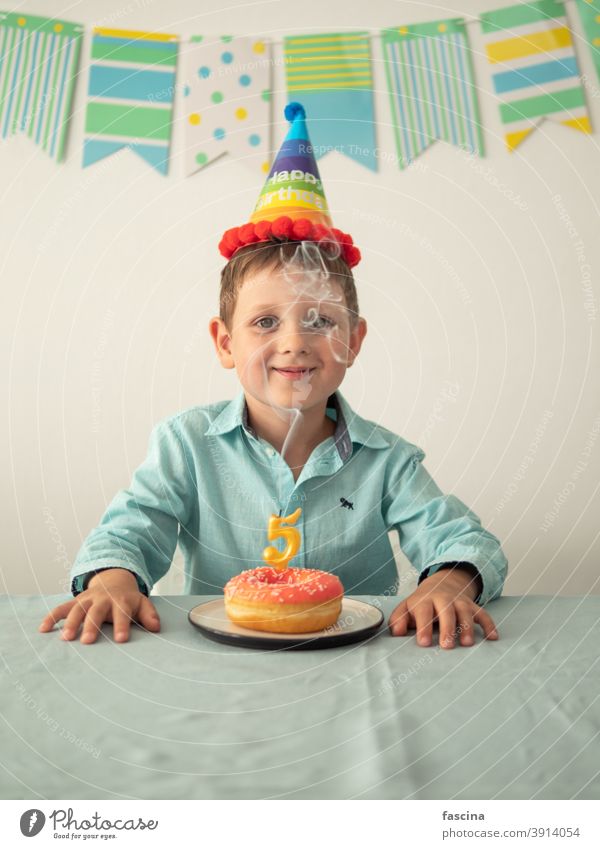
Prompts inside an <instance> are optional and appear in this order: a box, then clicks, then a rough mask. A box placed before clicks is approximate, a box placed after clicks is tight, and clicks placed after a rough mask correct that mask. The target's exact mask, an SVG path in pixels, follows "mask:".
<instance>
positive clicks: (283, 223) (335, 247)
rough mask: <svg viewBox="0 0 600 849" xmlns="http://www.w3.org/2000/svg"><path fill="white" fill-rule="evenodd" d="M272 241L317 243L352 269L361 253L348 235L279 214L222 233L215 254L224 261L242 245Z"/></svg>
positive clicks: (303, 219)
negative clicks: (218, 254)
mask: <svg viewBox="0 0 600 849" xmlns="http://www.w3.org/2000/svg"><path fill="white" fill-rule="evenodd" d="M275 240H277V241H292V242H300V241H304V240H309V241H312V242H318V243H319V244H320V245H321V247H323V248H324V250H326V251H327V252H328V253H330V254H331V255H332V256H336V255H341V256H342V257H343V259H344V260H345V262H346V263H347V265H348V266H349V267H350V268H354V266H355V265H357V264H358V263H359V262H360V260H361V253H360V251H359V249H358V248H357V247H356V245H355V244H354V243H353V241H352V236H350V234H349V233H343V232H342V231H341V230H338V229H337V227H331V228H328V227H325V226H324V225H323V224H313V223H312V222H311V221H309V220H308V219H307V218H297V219H296V220H295V221H292V219H291V218H290V217H289V216H287V215H281V216H279V218H276V219H275V220H274V221H257V222H256V223H255V224H253V223H251V222H250V223H248V224H242V226H241V227H232V228H231V229H229V230H226V231H225V233H224V234H223V237H222V239H221V241H220V242H219V251H220V253H221V254H222V256H224V257H225V258H226V259H231V257H232V256H233V255H234V253H235V252H236V251H237V250H238V249H239V248H241V247H243V246H244V245H251V244H254V243H256V242H269V241H275Z"/></svg>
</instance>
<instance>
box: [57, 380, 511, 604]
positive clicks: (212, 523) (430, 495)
mask: <svg viewBox="0 0 600 849" xmlns="http://www.w3.org/2000/svg"><path fill="white" fill-rule="evenodd" d="M327 415H329V416H330V417H331V418H332V419H334V420H335V421H336V428H335V432H334V434H333V436H330V437H328V438H327V439H325V440H324V441H323V442H321V443H320V444H319V445H317V447H316V448H315V449H314V450H313V452H312V454H311V455H310V457H309V459H308V461H307V463H306V465H305V466H304V468H303V469H302V473H301V474H300V476H299V477H298V480H297V481H294V477H293V475H292V471H291V469H290V467H289V466H288V465H287V463H286V462H285V460H284V459H283V458H282V457H281V455H280V454H279V453H278V452H277V451H276V450H275V449H274V448H273V446H271V445H270V444H269V443H268V442H267V441H266V440H264V439H262V438H259V437H257V436H256V434H255V433H254V431H253V430H252V429H251V427H250V425H249V423H248V416H247V406H246V401H245V397H244V392H243V390H240V392H239V394H238V395H237V396H236V398H234V399H233V400H232V401H220V402H218V403H214V404H206V405H201V406H196V407H191V408H190V409H187V410H184V411H183V412H181V413H179V414H177V415H175V416H172V417H170V418H167V419H164V420H163V421H161V422H159V423H158V424H157V425H156V426H155V427H154V429H153V430H152V433H151V436H150V441H149V447H148V454H147V457H146V459H145V460H144V462H143V463H142V464H141V466H139V467H138V468H137V469H136V471H135V472H134V474H133V478H132V481H131V484H130V486H129V488H127V489H124V490H121V491H120V492H118V493H117V494H116V495H115V497H114V498H113V500H112V501H111V503H110V504H109V505H108V508H107V510H106V512H105V513H104V515H103V517H102V519H101V521H100V524H99V525H98V526H97V527H96V528H94V529H93V530H92V531H91V532H90V534H89V535H88V537H87V539H86V540H85V541H84V544H83V546H82V547H81V549H80V551H79V553H78V555H77V558H76V560H75V563H74V565H73V567H72V569H71V578H72V591H73V594H75V595H76V594H77V593H78V592H80V591H81V589H82V586H83V578H84V576H85V573H87V572H88V571H91V570H93V569H101V568H106V567H117V566H118V567H122V568H126V569H129V570H131V571H132V572H134V573H135V574H136V575H137V578H138V584H139V586H140V588H141V589H143V590H146V591H147V590H149V589H151V588H152V586H153V584H154V583H155V582H156V581H158V580H159V578H161V577H162V576H163V575H164V574H165V573H166V572H167V571H168V569H169V567H170V565H171V562H172V559H173V554H174V552H175V548H176V546H177V544H179V546H180V548H181V550H182V552H183V555H184V558H185V581H184V592H186V593H191V594H194V595H203V594H209V595H214V594H220V593H221V592H222V589H223V586H224V585H225V583H226V582H227V581H228V580H229V578H231V577H233V576H234V575H237V574H238V573H239V572H241V571H242V570H244V569H251V568H254V567H256V566H260V565H264V562H263V560H262V552H263V549H264V548H265V546H267V545H268V544H269V541H268V539H267V524H268V519H269V516H270V515H271V514H272V513H274V514H276V515H277V514H279V511H280V510H281V515H282V516H287V515H289V514H290V513H292V512H294V510H296V508H297V507H301V508H302V513H301V516H300V519H299V521H298V522H297V524H296V527H297V528H298V529H299V531H300V533H301V539H302V544H301V547H300V550H299V553H298V554H297V555H296V557H295V558H294V560H293V561H292V562H291V564H290V565H291V566H297V567H307V568H313V569H322V570H324V571H327V572H334V573H335V574H337V575H338V577H339V578H340V579H341V581H342V584H343V585H344V590H345V592H346V594H347V595H359V594H365V595H371V594H372V595H396V594H397V592H398V571H397V567H396V563H395V559H394V554H393V551H392V547H391V545H390V540H389V537H388V531H390V530H396V531H397V532H398V534H399V541H400V545H401V547H402V550H403V551H404V553H405V554H406V556H407V557H408V559H409V560H410V561H411V563H412V564H413V566H414V567H415V568H416V569H417V570H418V572H419V580H423V578H424V577H426V576H427V575H428V574H432V573H433V572H435V571H436V569H437V568H439V567H440V566H441V565H442V564H444V563H448V562H456V561H463V562H468V563H471V564H473V565H474V566H475V567H476V568H477V570H478V571H479V574H480V576H481V578H482V581H483V592H482V593H481V595H480V596H479V598H478V602H479V603H480V604H485V603H486V602H488V601H489V600H491V599H493V598H497V597H498V596H499V595H500V594H501V592H502V586H503V584H504V580H505V577H506V571H507V561H506V557H505V556H504V554H503V552H502V549H501V547H500V543H499V541H498V539H497V538H496V537H495V536H493V534H491V533H490V532H489V531H486V530H485V529H484V528H482V526H481V524H480V520H479V518H478V516H476V515H475V514H474V513H473V512H472V511H471V510H469V508H468V507H467V506H466V505H465V504H464V503H463V502H462V501H460V500H459V499H458V498H457V497H456V496H454V495H444V494H443V493H442V491H441V490H440V489H439V487H438V486H437V484H436V483H435V482H434V480H433V479H432V478H431V476H430V475H429V472H428V471H427V470H426V469H425V467H424V466H423V463H422V461H423V458H424V457H425V453H424V452H423V451H422V450H421V449H420V448H418V447H417V446H416V445H413V444H412V443H410V442H408V441H406V440H405V439H403V438H402V437H400V436H398V435H397V434H395V433H393V432H392V431H390V430H387V429H386V428H385V427H382V426H381V425H378V424H376V423H374V422H371V421H368V420H367V419H363V418H361V417H360V416H359V415H357V414H356V412H354V410H352V408H351V407H350V405H349V404H348V402H347V401H346V400H345V398H344V397H343V396H342V394H341V392H340V391H339V390H338V391H337V392H335V393H334V394H333V395H331V396H330V398H329V400H328V408H327ZM275 545H278V546H280V545H281V541H278V542H276V543H275Z"/></svg>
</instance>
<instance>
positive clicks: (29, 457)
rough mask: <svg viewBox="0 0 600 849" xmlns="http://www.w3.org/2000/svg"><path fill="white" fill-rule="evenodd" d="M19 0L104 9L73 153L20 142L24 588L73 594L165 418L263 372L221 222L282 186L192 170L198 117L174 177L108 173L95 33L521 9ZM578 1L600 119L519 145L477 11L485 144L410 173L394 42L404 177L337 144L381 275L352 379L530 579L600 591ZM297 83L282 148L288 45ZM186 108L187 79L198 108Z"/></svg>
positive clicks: (437, 157) (381, 133)
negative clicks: (213, 334) (85, 555)
mask: <svg viewBox="0 0 600 849" xmlns="http://www.w3.org/2000/svg"><path fill="white" fill-rule="evenodd" d="M17 5H18V9H19V10H20V11H24V12H31V13H33V14H47V15H55V16H57V17H60V16H63V17H66V18H68V19H70V20H74V21H80V22H82V23H84V24H85V25H86V34H85V38H84V44H83V52H82V56H83V61H82V66H81V76H80V80H79V85H78V86H77V89H76V100H75V114H74V119H73V124H72V127H71V132H70V141H69V146H68V151H67V160H66V162H65V163H64V164H62V165H55V164H53V163H52V162H51V161H50V160H49V159H48V158H47V157H46V155H45V154H44V153H43V152H42V151H41V150H38V149H37V148H35V147H34V146H33V145H32V144H30V143H28V141H26V140H24V139H22V138H21V137H19V136H17V137H14V138H12V139H10V140H8V141H6V142H4V143H2V146H1V148H0V195H1V207H0V208H1V211H2V226H1V228H0V240H1V246H0V268H1V274H2V297H3V307H2V311H1V315H2V324H3V327H2V334H1V337H0V338H1V344H2V353H3V362H4V364H5V365H4V367H3V368H2V375H1V378H0V379H1V381H2V392H3V395H4V397H5V398H6V404H7V415H6V416H5V417H3V420H2V431H3V432H2V434H1V437H2V445H3V447H4V450H3V451H2V468H1V472H2V480H3V481H4V484H5V485H4V486H3V487H2V515H3V518H4V520H5V521H4V531H3V536H2V541H3V558H2V567H1V568H2V573H1V574H2V582H0V591H5V592H11V593H52V592H60V591H62V590H66V589H67V583H66V576H67V574H68V570H69V566H70V564H71V562H72V559H73V558H74V557H75V554H76V552H77V550H78V548H79V546H80V544H81V542H82V540H83V538H84V537H85V536H86V534H87V533H88V531H89V529H90V528H91V527H92V526H93V525H95V524H96V523H97V522H98V520H99V518H100V516H101V514H102V512H103V510H104V508H105V506H106V504H107V503H108V501H109V500H110V499H111V498H112V496H113V494H114V493H115V491H116V490H117V489H118V488H120V487H123V486H126V485H127V484H128V482H129V480H130V478H131V474H132V472H133V470H134V469H135V467H136V466H137V465H138V464H139V463H140V462H141V460H142V459H143V457H144V455H145V451H146V446H147V440H148V435H149V433H150V430H151V427H152V424H153V423H154V422H156V421H157V420H158V419H160V418H162V417H164V416H166V415H169V414H171V413H175V412H176V411H178V410H179V409H182V408H184V407H187V406H190V405H193V404H202V403H206V402H208V401H213V400H218V399H221V398H230V397H232V396H233V394H234V393H235V392H236V391H237V384H236V383H235V375H234V373H232V372H225V371H223V370H222V369H221V368H220V366H219V365H218V363H217V361H216V358H215V356H214V353H213V349H212V343H210V340H209V337H208V334H207V330H206V326H207V322H208V320H209V318H210V317H211V316H212V315H213V314H215V313H216V311H217V293H218V276H219V271H220V269H221V267H222V265H223V263H224V260H223V258H222V257H221V256H220V254H219V253H218V250H217V243H218V240H219V238H220V236H221V234H222V232H223V231H224V230H225V229H226V228H227V227H230V226H233V225H235V224H239V223H242V222H243V221H244V220H246V219H247V217H248V215H249V214H250V211H251V209H252V208H253V206H254V203H255V201H256V198H257V196H258V192H259V190H260V188H261V185H262V182H263V177H261V176H256V177H254V176H253V175H252V174H251V173H249V172H248V171H247V169H246V168H244V166H243V165H241V164H240V163H238V162H236V161H234V160H232V159H230V158H228V157H225V158H223V159H222V160H220V161H219V162H218V163H215V164H214V165H212V166H211V167H209V168H208V169H207V170H205V171H204V172H203V173H199V174H197V175H196V176H194V177H192V178H188V179H186V178H184V176H183V162H182V158H183V135H182V131H181V127H180V126H179V124H177V125H176V128H175V133H174V138H173V144H172V160H171V168H170V174H169V176H168V177H163V176H160V175H159V174H157V173H154V172H153V171H152V169H151V168H150V167H149V166H147V165H145V164H144V163H143V162H142V161H141V160H140V159H138V158H137V157H135V156H134V155H132V154H129V153H128V154H126V155H117V156H116V157H114V158H113V159H107V160H105V161H104V162H103V163H100V164H99V165H96V166H94V167H91V168H89V169H86V170H83V169H82V168H81V164H80V162H81V146H82V137H83V124H84V107H85V91H86V87H87V68H88V63H87V57H88V54H89V42H90V36H89V28H90V26H91V25H93V24H96V23H110V22H111V21H112V22H114V25H115V26H120V27H123V28H131V29H157V30H162V31H172V32H177V33H180V34H181V36H182V37H186V36H189V35H191V34H196V33H203V34H207V35H208V34H212V35H221V34H226V33H234V34H239V35H241V34H253V35H262V36H271V37H273V38H279V37H281V35H282V34H290V33H292V32H304V31H307V30H312V31H315V32H320V31H339V30H340V29H343V28H347V29H353V28H354V29H355V28H367V29H370V30H373V31H376V30H378V29H379V28H380V27H384V26H394V25H399V24H402V23H410V22H420V21H422V20H435V19H437V18H440V17H444V16H448V15H460V14H468V15H471V14H476V13H477V12H481V11H483V10H484V9H493V8H497V7H498V6H501V5H503V2H502V0H492V2H486V0H478V2H465V0H457V2H456V3H455V4H453V5H452V7H447V8H446V9H444V7H443V6H441V5H440V4H428V3H398V2H395V3H394V2H377V3H376V4H370V7H369V9H368V13H366V12H365V11H361V9H359V8H358V7H356V8H355V7H352V6H350V5H349V4H348V3H347V0H330V2H329V3H327V4H324V3H322V2H315V0H306V2H304V3H302V4H301V6H299V5H298V4H297V3H295V2H288V0H286V2H257V3H247V4H240V3H237V2H235V0H219V2H218V3H217V2H216V0H215V2H212V3H210V4H209V3H206V2H205V3H198V2H192V0H178V2H177V0H169V2H168V3H167V2H162V3H161V2H154V3H152V2H150V0H148V2H146V0H139V2H138V0H131V2H122V0H103V2H99V0H96V2H92V1H91V0H90V2H80V3H71V4H70V5H67V4H64V5H63V4H61V3H59V2H49V0H35V2H22V3H18V4H17ZM504 5H509V0H505V2H504ZM568 14H569V18H570V21H571V25H572V28H573V30H574V31H575V34H576V36H577V52H578V57H579V61H580V67H581V70H582V73H585V74H587V76H588V83H587V91H588V103H589V107H590V110H591V115H592V121H593V124H594V125H595V126H596V127H597V128H598V129H597V132H596V134H594V135H592V136H585V135H583V134H581V133H578V132H575V131H573V130H568V129H566V128H564V127H561V126H560V125H558V124H554V123H552V122H549V121H544V122H543V124H542V126H541V128H540V129H538V130H537V131H536V132H535V133H534V134H533V136H531V137H530V138H529V139H527V140H526V141H525V143H524V144H523V146H522V147H521V148H520V150H519V151H518V152H517V153H515V154H512V155H509V154H508V153H506V152H505V150H504V144H503V140H502V135H501V125H500V122H499V117H498V114H497V106H496V103H495V102H494V100H493V97H492V93H491V84H490V78H489V73H488V69H487V67H486V62H485V57H484V56H483V55H482V54H481V50H482V40H481V37H480V32H479V27H478V25H476V24H471V25H470V26H469V35H470V39H471V44H472V46H473V49H474V51H475V54H476V55H475V69H476V78H477V82H478V85H479V86H480V107H481V113H482V118H483V122H484V127H485V144H486V156H485V158H483V159H481V160H475V161H473V160H472V159H469V157H467V156H466V155H465V154H463V153H461V152H460V151H459V150H457V149H453V148H452V147H450V146H449V145H446V144H444V143H441V142H439V143H436V144H434V145H433V146H432V148H430V150H429V151H428V152H427V153H426V154H424V155H423V156H422V157H421V158H420V160H419V161H418V162H417V164H416V165H414V166H412V167H411V168H410V169H408V170H407V171H405V172H401V171H400V170H399V169H398V167H397V166H396V165H395V163H394V161H393V157H394V143H393V135H392V128H391V126H390V125H389V120H390V113H389V104H388V95H387V92H386V87H385V77H384V68H383V65H382V62H381V48H380V42H379V40H377V39H375V40H374V43H373V60H374V72H375V81H376V88H377V91H376V98H375V99H376V120H377V134H378V138H377V141H378V146H379V148H380V150H381V151H382V157H381V162H380V171H379V173H377V174H373V173H372V172H370V171H368V170H367V169H365V168H363V167H361V166H359V165H357V164H355V163H353V162H352V161H350V160H349V159H346V158H343V157H341V156H340V155H338V154H336V153H333V154H328V155H327V156H326V157H324V158H322V159H321V160H320V161H319V167H320V171H321V176H322V178H323V181H324V184H325V188H326V192H327V196H328V201H329V204H330V207H331V209H332V214H333V217H334V221H335V223H336V224H337V226H339V227H340V228H341V229H343V230H347V231H348V232H350V233H352V234H353V236H354V238H355V241H356V243H357V244H358V245H359V246H360V248H361V249H362V252H363V257H364V259H363V261H362V263H361V264H360V265H359V266H358V267H357V269H356V271H357V282H358V288H359V293H360V303H361V308H362V312H363V314H364V315H365V316H366V318H367V320H368V323H369V334H368V336H367V339H366V342H365V345H364V347H363V352H362V353H361V356H360V358H359V360H358V362H357V364H356V366H355V367H354V368H353V369H352V370H351V371H350V372H349V373H348V377H347V379H346V381H345V383H344V384H343V386H342V391H343V392H344V393H345V394H346V396H347V397H348V399H349V400H350V402H351V403H352V404H354V405H355V406H356V407H357V408H358V410H359V411H360V413H361V414H362V415H363V416H365V417H367V418H372V419H374V420H376V421H379V422H381V423H382V424H384V425H386V426H387V427H389V428H391V429H393V430H395V431H396V432H398V433H400V434H402V435H403V436H405V437H406V438H408V439H410V440H411V441H413V442H416V443H417V444H419V445H421V446H422V447H423V448H424V449H425V450H426V452H427V459H426V461H425V463H426V466H427V467H428V468H429V470H430V472H431V473H432V474H433V475H434V477H435V478H436V479H437V481H438V483H439V484H440V486H441V487H442V488H444V489H445V490H447V491H452V492H454V493H455V494H457V495H458V496H459V497H461V498H462V499H463V500H464V501H466V502H467V503H468V504H469V505H470V506H471V507H472V508H473V509H474V510H475V511H476V512H477V513H478V514H479V515H480V517H481V518H482V521H483V522H484V524H486V525H487V527H489V528H490V529H491V530H492V531H493V532H494V533H496V534H497V535H498V536H499V537H500V538H501V540H502V542H503V544H504V548H505V551H506V553H507V555H508V558H509V561H510V575H509V578H508V582H507V586H506V592H508V593H510V594H517V593H525V592H535V593H552V594H554V593H565V594H583V593H586V592H589V591H591V592H597V591H598V584H597V577H596V576H597V573H598V562H599V559H598V558H599V554H600V551H599V544H598V530H597V526H598V494H597V493H598V480H599V477H600V475H599V472H600V464H599V455H600V448H599V446H598V444H597V441H598V440H597V437H598V430H599V429H600V393H599V392H598V384H599V379H598V371H599V363H598V342H597V338H596V339H594V331H596V337H597V323H598V315H597V312H598V305H599V298H600V291H599V289H598V284H597V282H596V279H595V276H596V268H597V267H598V262H599V261H600V248H599V241H600V240H599V238H598V212H597V205H596V200H595V199H596V198H597V197H598V194H599V188H600V180H599V176H598V175H599V168H598V163H599V151H598V140H599V135H598V133H599V132H600V90H599V86H598V81H597V78H596V76H595V71H594V69H593V65H592V61H591V57H590V55H589V51H588V48H587V47H586V45H585V43H584V42H583V41H582V40H581V35H582V29H581V26H580V23H579V19H578V16H577V11H576V8H575V6H574V4H573V3H568ZM281 50H282V48H281V46H275V48H274V51H275V52H274V57H275V58H276V59H279V60H281V55H282V54H281ZM181 79H182V75H181V73H180V76H179V80H180V81H181ZM274 87H275V96H274V105H275V113H274V117H275V121H276V126H275V128H274V139H275V143H276V147H278V146H279V143H280V142H281V139H282V138H283V135H284V133H285V130H286V126H287V125H286V122H285V121H284V119H283V106H284V105H285V103H286V102H287V98H286V95H285V86H284V79H283V73H282V67H281V62H280V61H279V62H275V64H274ZM180 102H181V94H180V93H178V95H177V100H176V108H175V116H176V118H179V119H181V115H182V112H181V110H180V109H179V108H178V107H179V104H180ZM557 194H558V195H560V196H561V198H562V204H563V207H564V210H561V209H560V208H559V207H558V205H557V203H556V202H555V201H553V197H554V196H556V195H557ZM561 216H562V217H561ZM570 228H571V229H570ZM582 257H585V259H582ZM584 263H588V264H589V265H590V267H591V270H592V281H593V287H594V288H593V291H592V290H589V289H588V290H587V291H586V289H585V279H584V274H583V272H584V271H585V269H583V268H582V265H583V264H584ZM536 434H537V435H536ZM586 445H587V448H586ZM561 493H563V494H562V495H561ZM555 499H558V510H556V506H555ZM553 509H554V511H555V514H556V515H554V516H553V517H552V518H551V521H550V522H549V525H548V528H547V529H546V530H544V529H543V528H542V525H543V523H544V517H545V514H546V513H547V512H549V511H552V510H553ZM171 571H172V573H173V574H174V571H175V570H171ZM170 574H171V573H170ZM176 577H177V576H176V575H175V578H176ZM169 578H170V576H169ZM176 586H177V581H176V580H175V583H171V582H170V581H169V580H167V582H166V584H165V583H164V582H163V585H162V587H161V589H163V591H169V590H172V588H173V587H176Z"/></svg>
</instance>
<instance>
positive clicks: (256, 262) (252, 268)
mask: <svg viewBox="0 0 600 849" xmlns="http://www.w3.org/2000/svg"><path fill="white" fill-rule="evenodd" d="M298 244H299V243H298V242H260V243H257V244H251V245H244V247H243V248H240V249H239V250H238V251H237V252H236V253H235V255H234V256H232V257H231V259H230V260H229V262H228V263H227V265H226V266H225V267H224V268H223V270H222V271H221V292H220V296H219V315H220V316H221V318H222V320H223V321H224V322H225V326H226V327H227V329H228V330H231V329H232V328H231V324H230V322H231V319H232V317H233V311H234V309H235V304H236V301H237V294H238V292H239V290H240V288H241V285H242V283H243V282H244V280H245V279H246V277H247V276H248V275H249V274H255V273H256V272H258V271H262V270H263V269H274V270H276V269H278V268H282V267H283V266H284V264H287V263H289V262H291V261H292V259H293V258H294V256H295V255H296V251H297V249H298ZM311 244H312V245H314V247H315V248H317V249H318V251H319V253H320V255H321V257H322V259H323V264H324V266H325V268H326V269H327V271H328V272H329V273H330V274H331V276H332V279H333V280H335V281H336V282H337V283H339V284H340V286H341V288H342V291H343V292H344V295H345V298H346V307H347V309H348V318H349V320H350V327H351V328H354V327H355V326H356V324H357V322H358V317H359V312H358V295H357V294H356V286H355V284H354V277H353V275H352V271H351V270H350V267H349V266H348V265H347V263H346V262H345V260H343V259H342V257H341V256H339V257H334V256H332V255H330V254H329V253H328V251H327V249H326V248H324V247H321V245H319V244H318V243H317V242H312V243H311Z"/></svg>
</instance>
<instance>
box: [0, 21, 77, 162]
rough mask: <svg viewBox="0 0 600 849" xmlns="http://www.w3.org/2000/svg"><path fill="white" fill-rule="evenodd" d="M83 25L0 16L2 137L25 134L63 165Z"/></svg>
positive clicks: (0, 108) (0, 112) (0, 113)
mask: <svg viewBox="0 0 600 849" xmlns="http://www.w3.org/2000/svg"><path fill="white" fill-rule="evenodd" d="M82 33H83V26H82V25H81V24H74V23H71V22H70V21H62V20H57V19H56V18H40V17H34V16H33V15H21V14H13V13H8V12H0V126H1V127H2V138H4V139H5V138H7V136H12V135H15V134H16V133H26V134H27V136H28V137H29V138H30V139H31V140H32V141H33V142H34V143H35V144H37V145H41V147H42V149H43V150H45V151H46V153H47V154H48V155H49V156H50V157H51V158H52V159H54V160H55V161H56V162H62V161H63V159H64V153H65V142H66V137H67V130H68V125H69V117H70V113H71V104H72V99H73V86H74V81H75V78H76V76H77V69H78V67H79V56H80V53H81V36H82Z"/></svg>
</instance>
